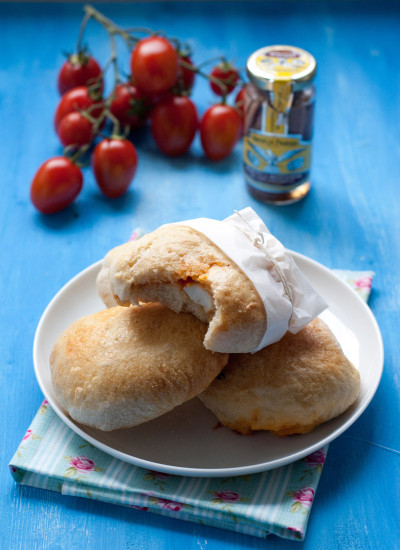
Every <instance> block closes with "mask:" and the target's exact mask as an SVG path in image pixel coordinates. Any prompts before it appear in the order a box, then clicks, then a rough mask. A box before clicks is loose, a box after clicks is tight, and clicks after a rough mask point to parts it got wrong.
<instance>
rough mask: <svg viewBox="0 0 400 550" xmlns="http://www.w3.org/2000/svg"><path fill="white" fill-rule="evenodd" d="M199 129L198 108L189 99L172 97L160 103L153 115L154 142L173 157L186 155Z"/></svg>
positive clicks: (152, 130)
mask: <svg viewBox="0 0 400 550" xmlns="http://www.w3.org/2000/svg"><path fill="white" fill-rule="evenodd" d="M197 128H198V117H197V111H196V107H195V105H194V103H193V101H191V100H190V99H189V98H188V97H181V96H171V97H169V98H167V99H165V100H164V101H161V102H160V103H158V104H157V105H156V106H155V107H154V109H153V112H152V114H151V132H152V134H153V138H154V141H155V142H156V144H157V146H158V148H159V149H160V150H161V151H162V152H163V153H165V154H167V155H169V156H171V157H175V156H178V155H182V154H183V153H186V151H187V150H188V149H189V147H190V145H191V143H192V141H193V139H194V136H195V134H196V130H197Z"/></svg>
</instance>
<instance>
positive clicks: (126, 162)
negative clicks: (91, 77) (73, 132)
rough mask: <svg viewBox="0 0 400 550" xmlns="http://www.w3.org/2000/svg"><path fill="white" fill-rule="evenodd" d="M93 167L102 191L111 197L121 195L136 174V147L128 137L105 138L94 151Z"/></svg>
mask: <svg viewBox="0 0 400 550" xmlns="http://www.w3.org/2000/svg"><path fill="white" fill-rule="evenodd" d="M92 168H93V172H94V176H95V178H96V181H97V185H98V186H99V188H100V190H101V191H102V193H104V195H106V196H107V197H109V198H110V199H115V198H117V197H120V196H121V195H123V194H124V193H125V192H126V190H127V189H128V187H129V185H130V183H131V181H132V180H133V178H134V176H135V173H136V168H137V154H136V149H135V147H134V146H133V145H132V143H131V142H130V141H128V140H127V139H119V138H114V139H113V138H110V139H103V140H102V141H100V143H98V144H97V145H96V147H95V149H94V151H93V155H92Z"/></svg>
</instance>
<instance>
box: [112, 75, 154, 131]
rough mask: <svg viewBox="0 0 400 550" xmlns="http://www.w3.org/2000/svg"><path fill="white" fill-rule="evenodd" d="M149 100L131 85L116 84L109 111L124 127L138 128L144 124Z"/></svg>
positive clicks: (148, 110) (149, 103) (148, 109)
mask: <svg viewBox="0 0 400 550" xmlns="http://www.w3.org/2000/svg"><path fill="white" fill-rule="evenodd" d="M150 105H151V100H150V99H147V98H146V97H144V96H143V93H142V92H141V91H140V90H139V89H138V88H137V87H136V86H133V85H132V84H129V83H126V84H118V86H116V87H115V90H114V99H113V101H112V103H111V107H110V111H111V113H112V114H113V115H114V116H115V118H117V119H118V120H119V121H120V123H121V124H123V125H124V126H130V127H131V128H139V127H140V126H143V124H144V123H145V122H146V119H147V116H148V114H149V112H150Z"/></svg>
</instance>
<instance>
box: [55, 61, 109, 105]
mask: <svg viewBox="0 0 400 550" xmlns="http://www.w3.org/2000/svg"><path fill="white" fill-rule="evenodd" d="M100 75H101V68H100V65H99V64H98V63H97V61H96V60H95V59H94V58H93V57H90V56H88V55H84V54H75V55H71V56H70V57H69V58H68V59H67V61H66V62H65V63H64V65H63V66H62V67H61V69H60V72H59V74H58V90H59V92H60V94H61V95H63V94H65V92H68V90H72V88H76V87H78V86H86V85H91V84H94V83H95V82H96V80H97V79H98V77H99V76H100ZM100 85H101V87H102V83H101V84H100Z"/></svg>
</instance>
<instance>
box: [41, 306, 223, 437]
mask: <svg viewBox="0 0 400 550" xmlns="http://www.w3.org/2000/svg"><path fill="white" fill-rule="evenodd" d="M206 330H207V326H206V325H205V324H204V323H202V322H201V321H199V320H198V319H196V318H195V317H193V316H192V315H190V314H185V313H182V314H177V313H174V312H173V311H171V310H170V309H168V308H166V307H164V306H162V305H160V304H145V305H143V306H142V307H137V306H135V307H133V306H132V307H129V308H126V307H119V306H117V307H113V308H110V309H108V310H105V311H100V312H99V313H95V314H93V315H89V316H87V317H84V318H82V319H80V320H78V321H76V322H74V323H73V324H72V325H70V327H69V328H67V330H65V331H64V332H63V334H62V335H61V336H60V337H59V338H58V340H57V342H56V344H55V346H54V348H53V351H52V353H51V357H50V366H51V375H52V382H53V386H54V390H55V392H56V395H57V398H58V400H59V402H60V404H61V406H62V408H63V409H64V410H65V411H67V412H68V413H69V415H70V416H71V417H72V418H73V419H74V420H76V421H77V422H80V423H82V424H86V425H88V426H92V427H95V428H99V429H101V430H105V431H108V430H115V429H117V428H125V427H131V426H135V425H136V424H141V423H142V422H146V421H148V420H151V419H153V418H156V417H157V416H160V415H161V414H164V413H166V412H167V411H170V410H171V409H173V408H174V407H176V406H177V405H180V404H181V403H183V402H185V401H187V400H189V399H191V398H192V397H194V396H195V395H197V394H198V393H200V392H201V391H203V390H204V389H205V388H206V387H207V386H208V385H209V384H210V382H211V381H212V380H213V379H214V378H215V377H216V376H217V375H218V374H219V372H220V371H221V369H222V368H223V367H224V366H225V365H226V363H227V360H228V356H227V355H225V354H219V353H213V352H210V351H207V350H206V349H205V348H204V346H203V338H204V335H205V333H206Z"/></svg>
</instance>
